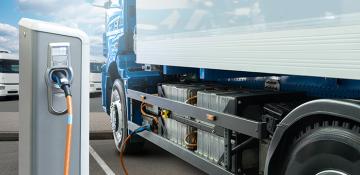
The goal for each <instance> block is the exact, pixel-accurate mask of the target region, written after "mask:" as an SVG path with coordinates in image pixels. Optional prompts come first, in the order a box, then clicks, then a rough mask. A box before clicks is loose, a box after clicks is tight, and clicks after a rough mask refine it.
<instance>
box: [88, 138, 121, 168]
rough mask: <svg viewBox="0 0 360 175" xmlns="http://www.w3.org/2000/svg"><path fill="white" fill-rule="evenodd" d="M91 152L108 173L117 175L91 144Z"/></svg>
mask: <svg viewBox="0 0 360 175" xmlns="http://www.w3.org/2000/svg"><path fill="white" fill-rule="evenodd" d="M89 152H90V154H91V155H92V156H93V158H94V159H95V160H96V162H97V163H98V164H99V165H100V167H101V168H102V169H103V170H104V172H105V173H106V174H107V175H115V173H114V172H113V171H112V170H111V169H110V167H109V166H108V165H107V164H106V163H105V161H104V160H103V159H101V157H100V156H99V154H98V153H96V152H95V150H94V149H93V148H92V147H91V146H90V145H89Z"/></svg>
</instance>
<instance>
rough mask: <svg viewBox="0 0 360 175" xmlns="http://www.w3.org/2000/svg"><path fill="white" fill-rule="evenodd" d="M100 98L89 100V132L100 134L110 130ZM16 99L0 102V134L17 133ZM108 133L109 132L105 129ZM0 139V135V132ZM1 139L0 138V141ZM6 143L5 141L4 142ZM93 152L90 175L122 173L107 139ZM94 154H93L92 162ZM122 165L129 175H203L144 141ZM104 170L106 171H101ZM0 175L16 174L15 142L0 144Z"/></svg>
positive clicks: (96, 144)
mask: <svg viewBox="0 0 360 175" xmlns="http://www.w3.org/2000/svg"><path fill="white" fill-rule="evenodd" d="M100 104H101V98H100V97H95V98H91V99H90V110H91V113H90V129H91V130H92V131H100V132H103V130H104V128H106V129H107V128H110V124H109V120H108V118H107V116H106V115H105V113H104V112H103V111H102V108H101V105H100ZM15 118H18V100H17V99H7V100H6V101H0V124H2V125H0V127H2V128H0V131H1V130H7V131H9V132H17V128H16V126H18V120H17V119H16V120H14V119H15ZM106 132H109V130H106ZM0 137H1V132H0ZM0 140H1V138H0ZM5 140H6V139H5ZM90 146H91V148H92V149H93V152H92V154H90V156H89V158H90V167H89V169H90V175H103V174H106V173H105V172H107V173H108V174H110V175H112V174H123V172H122V171H121V167H120V162H119V153H118V152H117V151H116V149H115V147H114V141H113V140H112V139H111V140H91V141H90ZM94 153H95V155H97V156H96V157H97V158H96V159H94ZM125 162H126V165H127V168H128V170H129V174H130V175H143V174H147V175H169V174H171V175H203V174H205V173H203V172H202V171H201V170H199V169H197V168H195V167H193V166H192V165H190V164H188V163H187V162H184V161H182V160H181V159H179V158H177V157H176V156H174V155H172V154H170V153H168V152H167V151H165V150H163V149H161V148H159V147H158V146H156V145H154V144H152V143H149V142H146V144H145V147H144V150H143V151H142V152H141V153H140V154H129V155H126V156H125ZM104 167H108V170H106V168H105V170H104ZM0 170H1V171H0V175H16V174H18V142H17V141H0Z"/></svg>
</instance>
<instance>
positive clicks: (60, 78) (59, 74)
mask: <svg viewBox="0 0 360 175" xmlns="http://www.w3.org/2000/svg"><path fill="white" fill-rule="evenodd" d="M51 78H52V80H53V81H54V82H55V83H56V84H57V85H59V87H60V88H61V89H62V90H63V91H64V93H65V96H69V95H71V91H70V81H69V79H68V77H67V76H66V73H65V72H63V71H54V72H53V73H52V75H51Z"/></svg>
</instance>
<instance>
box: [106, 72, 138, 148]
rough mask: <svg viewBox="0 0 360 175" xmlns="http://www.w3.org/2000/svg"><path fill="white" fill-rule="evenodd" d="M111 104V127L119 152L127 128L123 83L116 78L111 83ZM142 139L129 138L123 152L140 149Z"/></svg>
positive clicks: (126, 133)
mask: <svg viewBox="0 0 360 175" xmlns="http://www.w3.org/2000/svg"><path fill="white" fill-rule="evenodd" d="M110 100H111V106H110V118H111V128H112V132H113V137H114V141H115V147H116V149H117V151H119V152H120V150H121V144H122V142H123V141H124V140H125V138H126V137H127V136H128V129H127V121H128V117H127V106H126V98H125V89H124V84H123V82H122V81H121V80H119V79H116V80H115V81H114V83H113V87H112V91H111V96H110ZM143 146H144V141H143V140H142V139H138V138H132V139H131V140H129V142H128V144H127V145H126V147H125V152H127V153H136V152H139V151H141V150H142V148H143Z"/></svg>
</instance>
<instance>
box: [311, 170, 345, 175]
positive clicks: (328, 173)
mask: <svg viewBox="0 0 360 175" xmlns="http://www.w3.org/2000/svg"><path fill="white" fill-rule="evenodd" d="M316 175H348V174H346V173H344V172H341V171H338V170H324V171H321V172H319V173H316Z"/></svg>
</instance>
